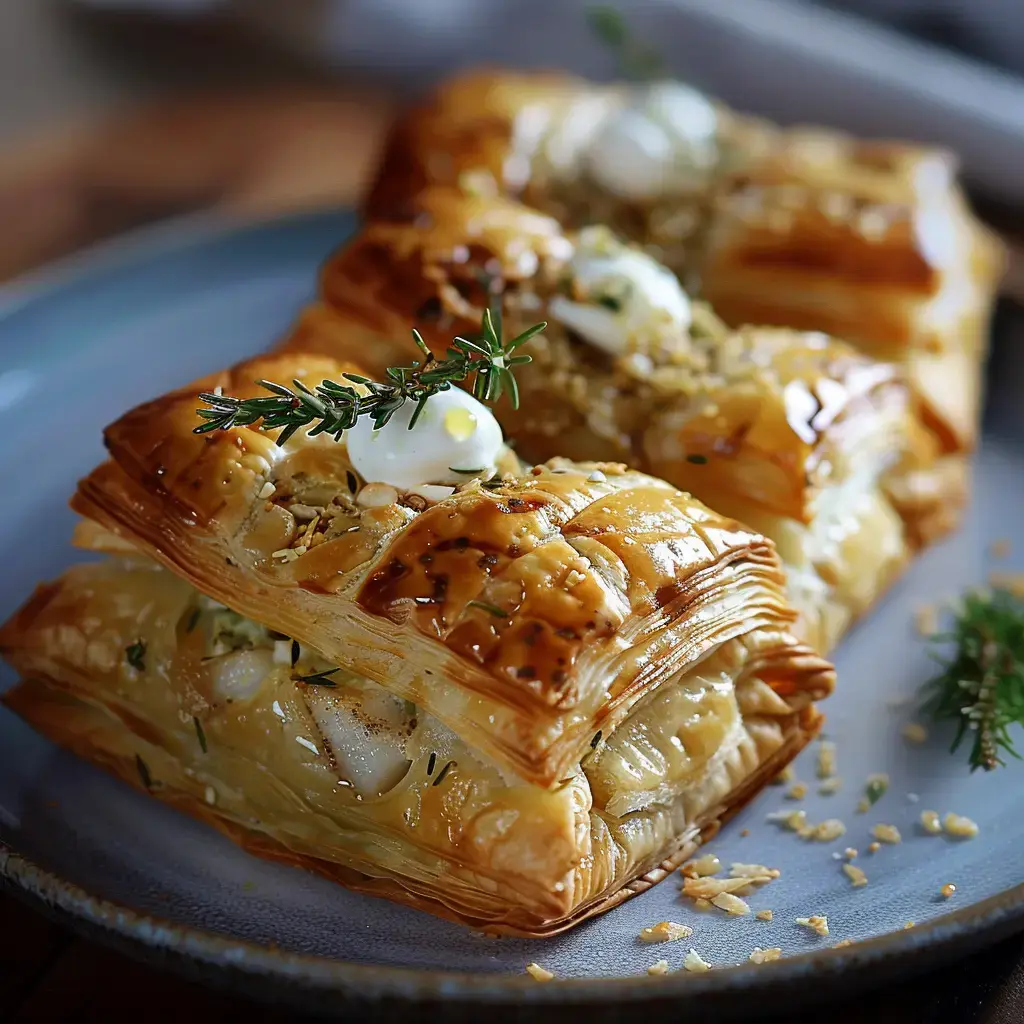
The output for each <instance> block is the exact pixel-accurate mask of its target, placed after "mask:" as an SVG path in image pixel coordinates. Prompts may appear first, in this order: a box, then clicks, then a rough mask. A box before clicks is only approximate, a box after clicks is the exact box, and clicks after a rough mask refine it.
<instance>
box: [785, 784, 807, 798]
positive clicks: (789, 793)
mask: <svg viewBox="0 0 1024 1024" xmlns="http://www.w3.org/2000/svg"><path fill="white" fill-rule="evenodd" d="M805 796H807V783H806V782H794V783H793V785H792V786H790V787H789V789H788V790H786V799H787V800H803V798H804V797H805Z"/></svg>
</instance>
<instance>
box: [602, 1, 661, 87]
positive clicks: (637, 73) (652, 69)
mask: <svg viewBox="0 0 1024 1024" xmlns="http://www.w3.org/2000/svg"><path fill="white" fill-rule="evenodd" d="M586 19H587V25H588V26H589V27H590V30H591V31H592V32H593V33H594V35H596V36H597V38H598V39H599V40H600V41H601V42H602V43H604V45H605V46H607V47H608V49H609V50H611V51H612V53H614V54H615V57H616V59H617V60H618V64H619V72H620V73H621V74H622V75H624V76H625V77H626V78H652V77H654V76H656V75H659V74H661V73H662V72H663V70H664V63H663V61H662V59H661V55H660V54H659V53H658V51H657V50H655V49H653V48H652V47H650V46H647V45H646V44H644V43H640V42H638V41H637V40H636V39H634V38H633V35H632V33H631V32H630V31H629V26H628V25H627V24H626V19H625V17H624V16H623V14H622V12H621V11H620V10H618V8H616V7H612V6H611V5H610V4H595V5H594V6H592V7H589V8H587V12H586Z"/></svg>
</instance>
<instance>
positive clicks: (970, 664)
mask: <svg viewBox="0 0 1024 1024" xmlns="http://www.w3.org/2000/svg"><path fill="white" fill-rule="evenodd" d="M931 639H932V641H933V643H936V644H942V643H951V644H952V645H953V652H952V656H951V657H945V658H944V657H942V656H940V655H936V658H937V660H938V661H939V663H940V665H941V666H942V671H941V672H939V673H938V674H937V675H936V676H934V677H933V678H932V679H930V680H929V681H928V683H927V684H926V692H927V700H926V704H925V706H926V708H928V709H929V710H930V711H931V713H932V715H933V717H934V718H935V719H937V720H949V719H953V720H954V721H956V723H957V732H956V736H955V737H954V739H953V745H952V747H951V752H953V751H955V750H957V748H958V747H959V746H960V744H961V743H962V742H963V741H964V739H965V738H966V737H967V736H972V737H973V742H972V744H971V752H970V756H969V760H970V765H971V770H972V771H974V770H975V769H977V768H984V769H985V770H986V771H991V770H992V769H993V768H996V767H997V766H999V765H1002V764H1004V761H1003V759H1002V757H1001V756H1000V755H1001V753H1003V754H1009V755H1010V756H1011V757H1017V758H1019V757H1020V755H1019V754H1018V753H1017V751H1016V750H1015V749H1014V746H1013V741H1012V739H1011V738H1010V727H1011V726H1012V725H1024V600H1022V599H1021V598H1019V597H1016V596H1015V595H1014V594H1012V593H1010V592H1009V591H1006V590H999V589H997V590H993V591H992V592H982V591H972V592H969V593H967V594H966V595H965V596H964V598H963V604H962V606H961V608H960V609H959V610H958V612H957V614H956V619H955V621H954V623H953V628H952V630H951V631H950V632H948V633H944V634H938V635H936V636H934V637H932V638H931Z"/></svg>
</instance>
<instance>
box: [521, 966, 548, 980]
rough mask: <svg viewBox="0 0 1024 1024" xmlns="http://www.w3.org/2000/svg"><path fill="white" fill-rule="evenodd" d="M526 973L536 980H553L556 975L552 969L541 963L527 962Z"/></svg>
mask: <svg viewBox="0 0 1024 1024" xmlns="http://www.w3.org/2000/svg"><path fill="white" fill-rule="evenodd" d="M526 973H527V974H528V975H529V976H530V977H531V978H533V980H534V981H551V979H552V978H553V977H554V975H553V974H552V973H551V971H549V970H546V969H545V968H543V967H541V965H540V964H527V965H526Z"/></svg>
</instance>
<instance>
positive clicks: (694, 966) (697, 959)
mask: <svg viewBox="0 0 1024 1024" xmlns="http://www.w3.org/2000/svg"><path fill="white" fill-rule="evenodd" d="M683 970H684V971H690V972H691V973H693V974H703V973H704V972H705V971H710V970H711V964H709V963H708V962H707V961H706V960H702V959H701V955H700V953H698V952H697V950H695V949H691V950H690V952H689V953H687V954H686V959H685V960H683Z"/></svg>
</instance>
